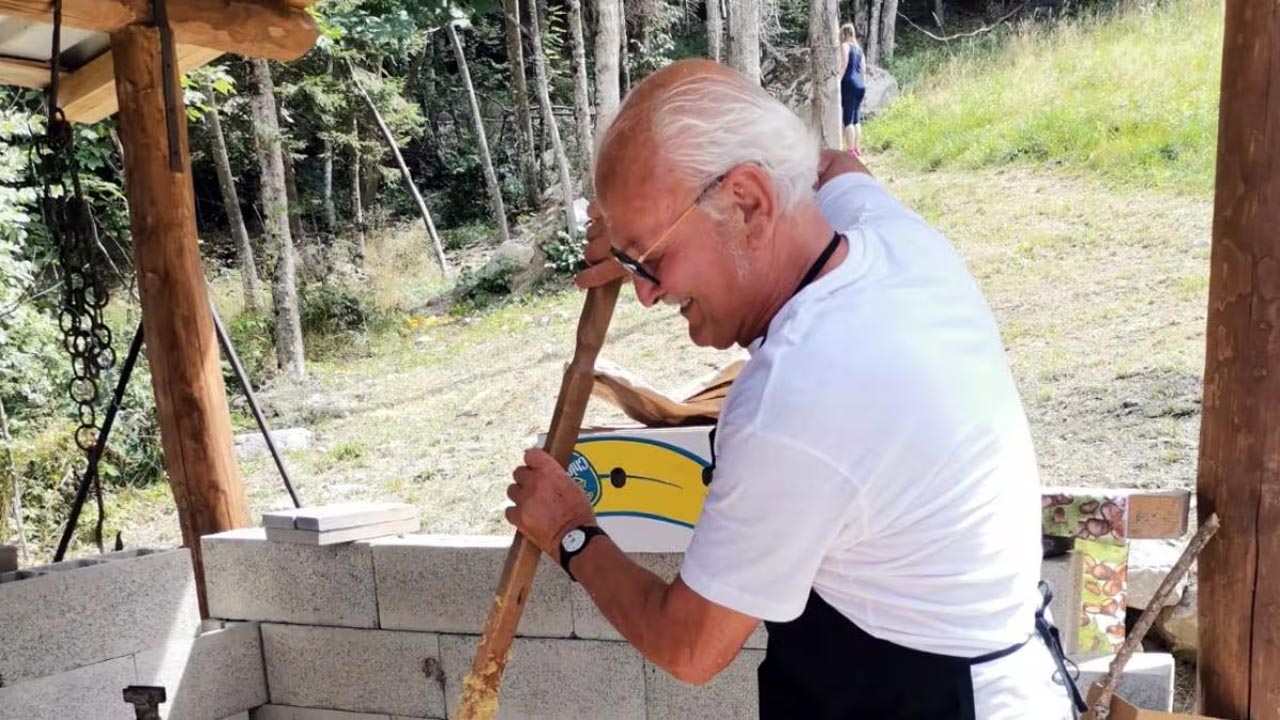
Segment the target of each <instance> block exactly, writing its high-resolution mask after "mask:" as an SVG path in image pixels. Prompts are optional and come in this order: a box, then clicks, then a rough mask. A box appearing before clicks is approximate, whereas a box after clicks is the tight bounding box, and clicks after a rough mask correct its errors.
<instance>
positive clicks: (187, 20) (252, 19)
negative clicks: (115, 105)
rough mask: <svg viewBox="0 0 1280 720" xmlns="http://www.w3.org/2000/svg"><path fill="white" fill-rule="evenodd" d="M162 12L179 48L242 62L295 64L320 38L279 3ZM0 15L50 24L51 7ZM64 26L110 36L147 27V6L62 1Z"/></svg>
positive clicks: (298, 12)
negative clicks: (261, 60)
mask: <svg viewBox="0 0 1280 720" xmlns="http://www.w3.org/2000/svg"><path fill="white" fill-rule="evenodd" d="M165 12H166V14H167V16H168V18H169V25H170V27H172V28H173V34H174V38H175V39H176V40H177V41H178V42H179V43H182V44H186V45H198V46H201V47H206V48H210V49H214V50H220V51H222V52H231V53H236V54H237V55H244V56H246V57H260V58H267V59H269V60H293V59H295V58H298V57H301V56H302V55H304V54H306V52H307V51H308V50H310V49H311V46H312V45H313V44H314V43H315V40H316V37H317V36H318V31H317V30H316V25H315V22H314V21H313V20H312V18H311V15H310V14H309V13H307V11H306V10H305V9H303V8H301V7H297V6H295V5H292V4H290V3H288V2H282V1H280V0H276V1H274V2H267V1H263V2H253V1H251V0H166V2H165ZM0 15H7V16H11V17H20V18H26V19H29V20H38V21H40V22H46V23H51V22H53V11H52V7H51V5H50V4H49V3H48V2H42V1H41V0H0ZM62 22H63V25H64V26H66V27H73V28H79V29H82V30H92V31H95V32H105V33H112V32H115V31H117V30H119V29H121V28H123V27H125V26H127V25H145V24H149V23H150V22H151V3H150V2H148V1H147V0H63V2H62Z"/></svg>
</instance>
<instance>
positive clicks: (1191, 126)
mask: <svg viewBox="0 0 1280 720" xmlns="http://www.w3.org/2000/svg"><path fill="white" fill-rule="evenodd" d="M991 42H992V41H990V40H983V41H979V42H975V43H971V44H961V45H960V47H959V48H958V49H957V50H956V52H955V54H954V55H953V56H951V57H950V58H949V59H948V60H947V61H946V62H945V63H943V64H941V65H940V66H939V67H938V69H937V71H936V72H934V73H933V74H931V75H929V76H928V77H927V78H922V79H920V80H919V81H918V82H917V83H916V84H915V86H914V87H912V88H911V89H910V91H909V92H908V93H907V94H906V95H905V96H904V97H902V98H901V99H899V100H898V101H897V102H895V103H894V104H893V105H891V106H890V107H889V109H888V110H887V111H886V112H885V113H884V114H883V115H882V116H881V117H880V118H877V119H875V120H873V121H871V122H870V123H869V124H868V126H867V137H868V142H869V145H870V146H871V147H873V148H875V149H878V150H894V151H897V152H900V153H901V154H902V155H903V156H904V157H905V159H906V160H907V161H908V162H909V163H910V164H911V165H913V166H915V167H917V168H924V169H932V168H940V167H958V168H977V167H987V166H993V165H1000V164H1004V163H1010V162H1015V161H1028V160H1029V161H1033V162H1041V163H1043V162H1053V163H1055V164H1062V165H1066V166H1069V167H1076V168H1081V169H1087V170H1091V171H1094V172H1097V173H1099V174H1101V175H1103V176H1104V177H1106V178H1108V179H1109V180H1111V181H1113V182H1115V183H1118V184H1122V185H1129V186H1154V187H1165V188H1170V189H1173V190H1177V191H1184V192H1196V193H1204V192H1208V191H1209V188H1210V187H1211V185H1212V182H1213V159H1214V152H1215V148H1216V133H1217V107H1218V85H1219V73H1220V69H1219V65H1220V54H1219V53H1218V52H1217V51H1216V50H1214V48H1218V47H1221V44H1222V15H1221V6H1220V4H1219V3H1217V2H1214V1H1213V0H1170V1H1169V2H1163V3H1158V4H1153V5H1143V6H1127V7H1125V8H1124V9H1120V10H1115V11H1098V12H1094V13H1091V14H1087V15H1085V16H1083V17H1081V18H1077V19H1071V20H1064V21H1060V22H1058V23H1056V24H1054V25H1052V26H1042V25H1031V24H1027V25H1023V26H1021V27H1019V28H1017V30H1016V31H1014V32H1012V33H1010V35H1009V37H1008V38H1007V39H1006V40H1005V41H1004V42H1003V43H1002V44H1001V45H1000V46H999V47H998V48H996V47H994V46H993V45H992V44H991ZM930 62H932V61H930ZM927 64H928V63H927V62H926V63H923V65H927Z"/></svg>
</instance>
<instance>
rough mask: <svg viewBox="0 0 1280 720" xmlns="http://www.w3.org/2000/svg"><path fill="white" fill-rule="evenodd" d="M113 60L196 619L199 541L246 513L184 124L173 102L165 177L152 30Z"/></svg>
mask: <svg viewBox="0 0 1280 720" xmlns="http://www.w3.org/2000/svg"><path fill="white" fill-rule="evenodd" d="M111 52H112V54H113V55H114V56H115V76H116V93H117V97H118V99H119V103H120V139H121V141H122V144H123V145H124V167H125V182H126V186H127V188H128V193H129V219H130V225H131V227H132V229H133V244H134V264H135V265H136V267H137V271H138V291H139V294H140V295H141V298H142V325H143V328H144V332H145V334H146V338H147V361H148V362H149V363H150V366H151V387H152V390H153V391H154V392H155V397H156V415H157V416H158V418H159V422H160V439H161V441H162V442H163V444H164V458H165V469H166V470H168V472H169V485H170V487H172V489H173V497H174V500H175V501H176V503H177V506H178V519H179V521H180V523H181V524H182V540H183V543H184V544H185V545H186V546H187V547H189V548H191V554H192V559H193V561H194V563H195V570H196V589H197V592H198V593H199V597H200V611H201V614H202V615H207V606H206V604H205V593H204V569H203V565H202V564H201V558H200V537H201V536H202V535H207V534H210V533H216V532H221V531H223V530H231V529H233V528H238V527H245V526H247V525H248V524H249V513H248V508H247V506H246V503H245V496H244V487H243V486H242V485H241V482H240V470H239V468H238V466H237V464H236V459H235V454H234V451H233V448H232V441H231V416H230V414H229V413H228V410H227V395H226V390H225V388H224V387H223V384H222V371H221V369H220V368H219V365H218V343H217V340H216V339H215V337H214V333H213V320H212V318H211V317H210V315H209V299H208V296H207V294H206V291H205V280H204V270H203V268H202V267H201V263H200V250H199V247H198V245H197V238H196V221H195V202H194V200H193V196H192V187H191V157H190V155H189V154H188V152H187V118H186V114H185V113H184V112H183V106H182V99H181V97H180V96H179V98H178V99H177V103H176V105H177V108H178V113H177V129H178V138H177V139H178V143H177V144H178V148H179V152H180V155H181V159H182V170H181V171H180V172H173V171H171V170H170V169H169V147H168V133H167V131H166V126H165V104H164V91H163V86H164V78H163V70H162V66H161V62H160V33H159V31H158V30H156V29H155V28H149V27H142V26H130V27H126V28H123V29H121V30H118V31H116V32H114V33H112V35H111ZM175 85H176V82H175ZM179 92H180V90H179Z"/></svg>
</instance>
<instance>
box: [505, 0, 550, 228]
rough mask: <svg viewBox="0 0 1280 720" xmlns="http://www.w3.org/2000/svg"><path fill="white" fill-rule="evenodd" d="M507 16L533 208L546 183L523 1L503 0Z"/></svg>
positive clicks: (509, 52)
mask: <svg viewBox="0 0 1280 720" xmlns="http://www.w3.org/2000/svg"><path fill="white" fill-rule="evenodd" d="M503 9H504V12H503V14H504V16H505V19H506V28H507V63H508V64H510V66H511V80H512V81H513V84H514V86H515V96H516V123H517V125H518V126H519V127H518V128H517V130H518V132H516V136H517V137H518V138H519V142H518V143H517V148H518V152H519V154H520V174H521V176H522V177H523V178H524V197H525V203H526V204H527V205H528V206H529V209H531V210H532V209H535V208H537V207H538V206H540V205H541V204H542V203H541V201H540V195H541V193H542V182H541V180H540V178H539V177H538V166H537V163H536V162H535V161H534V147H536V145H537V143H535V142H534V141H533V117H532V115H531V113H530V112H529V84H528V82H526V80H525V75H524V42H523V41H522V39H521V37H520V28H521V24H520V0H503Z"/></svg>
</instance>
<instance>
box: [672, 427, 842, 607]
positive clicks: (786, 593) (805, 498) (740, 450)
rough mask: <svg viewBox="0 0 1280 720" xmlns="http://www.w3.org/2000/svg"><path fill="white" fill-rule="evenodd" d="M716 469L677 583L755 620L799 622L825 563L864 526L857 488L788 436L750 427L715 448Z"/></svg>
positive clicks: (830, 464) (825, 461)
mask: <svg viewBox="0 0 1280 720" xmlns="http://www.w3.org/2000/svg"><path fill="white" fill-rule="evenodd" d="M717 444H718V445H719V446H720V447H719V448H718V452H717V465H716V470H715V477H714V479H713V480H712V483H711V489H710V491H709V493H708V495H707V499H706V503H705V504H704V505H703V509H702V515H701V517H700V518H699V520H698V524H697V527H696V528H694V533H693V541H692V543H691V544H690V546H689V549H688V551H687V552H686V553H685V557H684V564H683V566H682V567H681V569H680V577H681V578H682V579H683V580H684V582H685V584H686V585H688V586H689V587H690V588H692V589H693V591H694V592H696V593H698V594H699V595H701V596H702V597H704V598H706V599H708V600H710V601H712V602H715V603H717V604H719V605H723V606H725V607H728V608H730V609H732V610H736V611H738V612H740V613H743V614H746V615H750V616H751V617H755V618H760V619H762V620H769V621H771V622H786V621H789V620H794V619H795V618H797V617H799V616H800V614H801V613H802V612H803V611H804V607H805V604H806V603H807V602H808V599H809V590H810V589H811V588H812V587H813V581H814V578H815V576H816V575H817V573H818V568H819V566H820V565H821V563H822V559H823V557H824V556H825V555H826V554H827V550H828V548H829V547H830V546H831V544H832V542H833V541H834V540H835V538H836V537H837V536H838V535H840V534H841V532H842V531H844V530H846V528H847V527H848V526H849V524H850V523H856V522H860V519H859V518H858V517H857V515H858V514H857V512H856V506H857V504H858V493H857V490H856V487H855V485H854V483H853V482H852V481H851V480H850V479H849V478H848V477H846V476H845V475H844V474H843V473H841V472H839V470H837V469H836V467H835V466H834V465H833V464H832V463H830V462H829V461H827V460H825V459H824V458H822V457H821V456H820V455H819V454H817V453H815V452H813V451H812V450H809V449H807V448H805V447H803V446H801V445H800V444H798V443H796V442H795V441H793V440H790V439H788V438H783V437H778V436H773V435H770V434H767V433H762V432H760V431H759V430H755V429H751V430H747V431H744V432H739V433H737V434H736V436H731V437H721V438H719V442H718V443H717Z"/></svg>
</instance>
